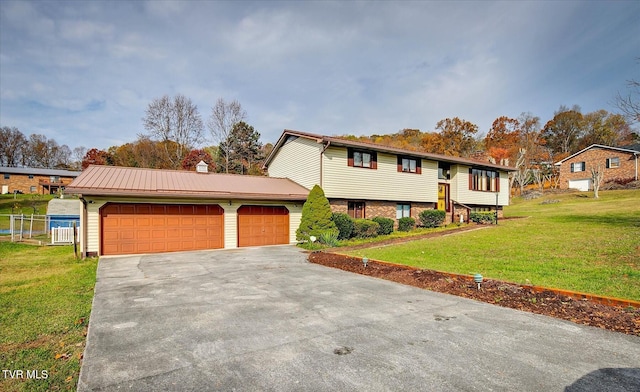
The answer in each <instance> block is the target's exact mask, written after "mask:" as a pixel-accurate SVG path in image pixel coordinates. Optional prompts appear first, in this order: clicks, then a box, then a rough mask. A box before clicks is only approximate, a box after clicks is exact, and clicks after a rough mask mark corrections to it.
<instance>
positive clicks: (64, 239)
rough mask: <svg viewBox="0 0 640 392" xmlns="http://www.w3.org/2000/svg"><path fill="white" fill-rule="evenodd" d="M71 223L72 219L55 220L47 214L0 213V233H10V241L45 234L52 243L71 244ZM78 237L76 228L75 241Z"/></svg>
mask: <svg viewBox="0 0 640 392" xmlns="http://www.w3.org/2000/svg"><path fill="white" fill-rule="evenodd" d="M72 225H73V222H72V221H69V220H64V221H59V222H57V221H56V219H55V218H52V217H50V216H47V215H35V214H33V215H0V235H2V234H5V235H10V236H11V241H12V242H16V241H23V240H25V239H31V238H34V237H36V236H46V238H51V243H52V244H72V243H73V228H72V227H71V226H72ZM54 226H62V227H54ZM78 238H79V237H78V231H77V228H76V241H79V239H78Z"/></svg>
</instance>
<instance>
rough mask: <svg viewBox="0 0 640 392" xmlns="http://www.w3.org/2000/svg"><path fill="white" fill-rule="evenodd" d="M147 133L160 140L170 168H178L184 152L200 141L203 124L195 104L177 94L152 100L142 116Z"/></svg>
mask: <svg viewBox="0 0 640 392" xmlns="http://www.w3.org/2000/svg"><path fill="white" fill-rule="evenodd" d="M143 121H144V127H145V129H146V130H147V131H149V136H150V137H151V138H155V139H157V140H159V141H160V142H161V143H162V146H163V147H165V152H166V153H167V158H168V159H169V162H170V167H169V168H171V169H177V168H179V167H180V164H181V163H182V159H183V158H184V156H185V155H186V153H187V151H189V150H191V149H192V148H193V146H194V145H196V144H199V143H201V142H202V132H203V129H204V127H203V123H202V118H201V117H200V113H199V112H198V107H197V106H196V105H194V104H193V102H191V99H189V98H187V97H185V96H184V95H181V94H178V95H176V96H175V97H173V98H170V97H169V96H168V95H164V96H163V97H161V98H156V99H154V100H153V101H152V102H151V103H150V104H149V106H148V107H147V110H146V114H145V117H144V118H143Z"/></svg>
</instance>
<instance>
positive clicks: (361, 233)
mask: <svg viewBox="0 0 640 392" xmlns="http://www.w3.org/2000/svg"><path fill="white" fill-rule="evenodd" d="M353 223H354V230H353V236H354V237H356V238H373V237H376V236H378V230H379V229H380V225H379V224H378V223H377V222H374V221H372V220H371V219H355V220H354V221H353Z"/></svg>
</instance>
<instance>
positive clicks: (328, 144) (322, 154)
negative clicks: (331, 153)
mask: <svg viewBox="0 0 640 392" xmlns="http://www.w3.org/2000/svg"><path fill="white" fill-rule="evenodd" d="M330 145H331V140H328V141H327V144H326V145H325V146H324V148H323V149H322V151H320V184H319V185H320V188H322V189H323V190H324V187H323V185H322V183H323V178H322V176H323V166H324V165H323V159H322V157H323V156H324V152H325V151H327V148H329V146H330Z"/></svg>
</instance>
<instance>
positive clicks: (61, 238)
mask: <svg viewBox="0 0 640 392" xmlns="http://www.w3.org/2000/svg"><path fill="white" fill-rule="evenodd" d="M73 239H74V233H73V227H53V228H52V229H51V244H53V245H56V244H73ZM75 239H76V242H78V229H77V228H76V232H75Z"/></svg>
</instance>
